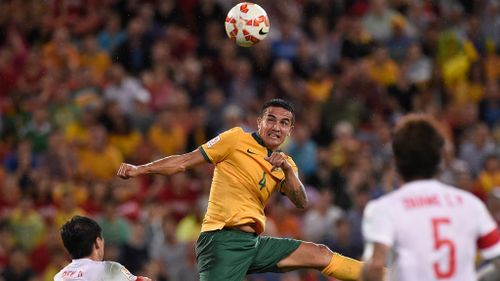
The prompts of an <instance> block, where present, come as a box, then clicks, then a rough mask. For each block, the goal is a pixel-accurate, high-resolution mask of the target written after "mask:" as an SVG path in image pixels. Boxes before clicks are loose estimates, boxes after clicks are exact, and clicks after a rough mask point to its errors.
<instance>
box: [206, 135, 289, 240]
mask: <svg viewBox="0 0 500 281" xmlns="http://www.w3.org/2000/svg"><path fill="white" fill-rule="evenodd" d="M200 151H201V153H202V154H203V156H204V157H205V160H207V161H208V162H210V163H212V164H214V165H215V171H214V176H213V179H212V186H211V190H210V197H209V200H208V209H207V213H206V214H205V218H204V219H203V224H202V227H201V231H202V232H203V231H212V230H217V229H222V228H224V227H234V226H238V225H244V224H251V225H253V227H254V230H255V232H256V233H258V234H260V233H262V232H263V231H264V226H265V223H266V216H265V214H264V207H265V206H266V203H267V200H268V199H269V197H270V195H271V193H272V192H273V191H274V190H275V189H276V188H278V187H279V186H281V184H282V183H284V179H285V174H284V172H283V171H282V170H281V169H276V170H274V171H272V172H271V169H272V165H271V164H270V163H269V162H267V161H266V160H265V159H264V158H265V157H268V156H270V155H271V153H272V151H271V150H270V149H268V148H267V147H266V146H265V145H264V142H263V141H262V139H261V138H260V136H259V135H258V134H257V133H246V132H244V131H243V129H241V128H239V127H236V128H233V129H230V130H228V131H225V132H223V133H221V134H220V135H218V136H217V137H215V138H213V139H212V140H210V141H208V142H207V143H205V144H203V145H201V146H200ZM286 159H287V161H288V163H290V165H291V166H292V168H293V170H294V171H295V173H297V172H298V171H297V165H295V163H294V162H293V160H292V158H291V157H289V156H287V158H286Z"/></svg>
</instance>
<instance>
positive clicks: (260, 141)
mask: <svg viewBox="0 0 500 281" xmlns="http://www.w3.org/2000/svg"><path fill="white" fill-rule="evenodd" d="M252 137H253V138H254V139H255V141H256V142H257V143H258V144H260V145H261V146H263V147H265V148H266V150H267V156H268V157H269V156H271V154H272V153H273V151H272V150H271V149H269V148H268V147H267V146H266V144H265V143H264V141H263V140H262V138H261V137H260V136H259V134H258V133H257V132H253V133H252Z"/></svg>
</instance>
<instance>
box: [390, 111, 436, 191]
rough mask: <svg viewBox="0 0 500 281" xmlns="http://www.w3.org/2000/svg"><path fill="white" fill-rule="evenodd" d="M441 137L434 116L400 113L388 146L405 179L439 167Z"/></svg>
mask: <svg viewBox="0 0 500 281" xmlns="http://www.w3.org/2000/svg"><path fill="white" fill-rule="evenodd" d="M444 141H445V137H444V134H443V132H442V130H441V128H440V126H439V125H438V124H437V122H436V120H435V119H434V118H432V117H431V116H429V115H425V114H409V115H407V116H404V117H402V119H401V120H400V121H399V122H398V124H397V125H396V129H395V131H394V136H393V141H392V149H393V152H394V159H395V162H396V168H397V170H398V172H399V174H400V175H401V176H402V178H403V179H404V180H405V181H411V180H416V179H428V178H432V177H434V176H435V175H436V174H437V172H438V169H439V164H440V162H441V154H442V149H443V146H444Z"/></svg>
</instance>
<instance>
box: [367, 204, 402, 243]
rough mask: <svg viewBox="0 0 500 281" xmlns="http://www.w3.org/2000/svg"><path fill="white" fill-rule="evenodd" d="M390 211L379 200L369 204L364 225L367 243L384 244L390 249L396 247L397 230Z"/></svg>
mask: <svg viewBox="0 0 500 281" xmlns="http://www.w3.org/2000/svg"><path fill="white" fill-rule="evenodd" d="M389 210H390V209H387V208H384V206H383V205H382V204H380V201H378V200H375V201H371V202H369V203H368V204H367V206H366V207H365V211H364V217H363V224H362V230H363V235H364V239H365V241H366V242H367V243H382V244H384V245H387V246H389V247H392V246H393V245H394V237H395V228H394V221H393V220H392V219H391V218H390V213H389Z"/></svg>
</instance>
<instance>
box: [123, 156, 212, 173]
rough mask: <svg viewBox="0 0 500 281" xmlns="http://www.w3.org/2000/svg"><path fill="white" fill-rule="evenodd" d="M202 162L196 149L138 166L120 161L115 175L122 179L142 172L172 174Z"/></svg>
mask: <svg viewBox="0 0 500 281" xmlns="http://www.w3.org/2000/svg"><path fill="white" fill-rule="evenodd" d="M204 162H205V158H203V155H202V154H201V152H200V150H199V149H196V150H193V151H192V152H189V153H185V154H181V155H171V156H168V157H165V158H161V159H159V160H156V161H153V162H150V163H147V164H144V165H139V166H136V165H131V164H127V163H122V164H121V165H120V168H119V169H118V172H117V175H118V176H119V177H121V178H123V179H128V178H133V177H136V176H139V175H143V174H162V175H172V174H175V173H179V172H184V171H185V170H187V169H189V168H191V167H194V166H196V165H199V164H201V163H204Z"/></svg>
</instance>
